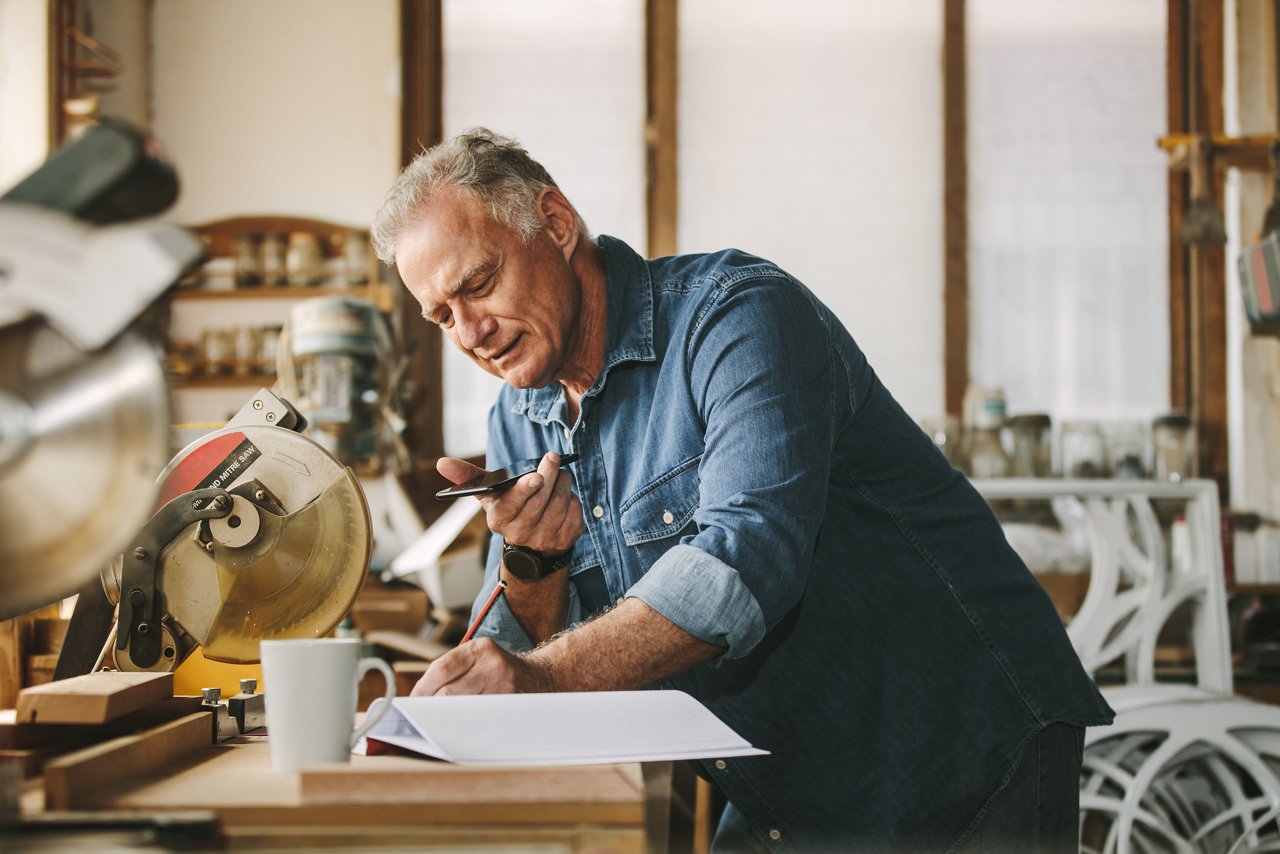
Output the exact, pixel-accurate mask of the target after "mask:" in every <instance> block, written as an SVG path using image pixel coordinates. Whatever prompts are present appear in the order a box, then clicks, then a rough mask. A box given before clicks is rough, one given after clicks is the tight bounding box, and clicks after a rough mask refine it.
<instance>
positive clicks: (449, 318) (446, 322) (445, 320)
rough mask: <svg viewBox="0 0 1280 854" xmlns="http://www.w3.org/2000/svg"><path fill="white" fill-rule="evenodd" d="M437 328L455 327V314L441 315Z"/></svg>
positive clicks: (437, 321)
mask: <svg viewBox="0 0 1280 854" xmlns="http://www.w3.org/2000/svg"><path fill="white" fill-rule="evenodd" d="M436 326H439V327H440V328H441V329H448V328H449V327H450V326H453V314H451V313H450V314H442V315H440V316H439V317H438V318H436Z"/></svg>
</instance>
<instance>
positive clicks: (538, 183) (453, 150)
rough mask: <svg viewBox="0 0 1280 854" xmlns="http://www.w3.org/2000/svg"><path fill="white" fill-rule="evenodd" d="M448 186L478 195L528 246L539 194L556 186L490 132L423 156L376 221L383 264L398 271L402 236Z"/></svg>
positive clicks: (537, 223) (513, 145) (537, 224)
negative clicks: (397, 260)
mask: <svg viewBox="0 0 1280 854" xmlns="http://www.w3.org/2000/svg"><path fill="white" fill-rule="evenodd" d="M448 186H454V187H462V188H465V189H466V190H468V191H470V192H471V193H473V194H475V196H476V197H477V198H479V199H480V201H482V202H484V203H485V204H486V205H488V207H489V213H490V214H491V215H492V216H493V218H494V219H495V220H497V221H498V222H500V223H502V224H503V225H505V226H507V227H508V228H511V229H513V230H514V231H515V232H516V233H517V234H519V235H520V236H521V237H522V238H523V239H524V240H525V241H526V242H528V241H530V240H532V239H533V238H534V236H535V235H536V234H537V233H538V231H539V230H540V229H541V228H542V221H541V220H540V219H539V218H538V214H537V211H536V210H535V209H534V202H535V200H536V199H537V196H538V193H540V192H541V191H542V190H543V189H545V188H547V187H556V186H557V185H556V182H555V181H554V180H553V179H552V178H551V175H549V174H548V173H547V170H546V169H544V168H543V167H542V164H541V163H538V161H536V160H534V159H533V158H532V157H530V156H529V152H527V151H525V150H524V148H522V147H521V145H520V143H518V142H516V141H515V140H514V139H511V138H509V137H505V136H500V135H498V134H496V133H494V132H493V131H491V130H488V129H487V128H471V129H470V130H466V131H463V132H462V133H460V134H458V135H457V136H456V137H454V138H453V139H450V140H447V141H445V142H442V143H440V144H439V145H436V146H433V147H432V148H429V149H427V150H426V151H424V152H422V153H421V154H419V155H418V156H417V157H415V158H414V160H413V162H412V163H410V164H409V165H408V166H406V167H405V168H404V171H403V172H401V173H400V176H399V177H398V178H396V180H395V183H394V184H392V185H391V189H390V190H389V191H388V192H387V198H386V200H385V201H383V203H382V207H381V208H379V209H378V213H377V214H376V215H375V216H374V218H373V228H372V238H373V248H374V251H375V252H376V253H377V255H378V259H379V260H381V261H382V262H383V263H385V264H388V265H394V263H395V253H396V243H397V241H399V239H400V235H401V234H403V233H404V231H405V229H407V228H409V227H410V226H411V225H413V223H414V220H415V219H416V218H417V217H418V216H419V215H421V213H422V211H423V209H424V208H425V207H426V205H427V204H428V203H429V202H430V200H431V196H432V195H433V194H434V193H436V192H437V191H438V190H440V189H441V188H443V187H448ZM557 189H559V188H558V187H557ZM574 216H575V218H576V219H577V221H578V230H579V231H580V232H581V233H582V236H583V237H584V238H586V237H589V235H588V233H587V227H586V224H585V223H584V222H583V221H582V217H581V216H579V215H578V212H577V211H576V210H575V211H574Z"/></svg>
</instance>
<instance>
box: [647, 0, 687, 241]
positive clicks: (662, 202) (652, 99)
mask: <svg viewBox="0 0 1280 854" xmlns="http://www.w3.org/2000/svg"><path fill="white" fill-rule="evenodd" d="M679 18H680V15H679V2H678V0H646V2H645V103H646V114H645V149H646V151H645V153H646V163H647V164H648V165H647V170H648V175H647V179H648V180H647V185H646V189H645V201H646V204H645V212H646V217H647V224H648V233H649V238H648V254H649V256H650V257H657V256H660V255H673V254H675V252H676V251H677V245H676V244H677V225H678V223H679V209H680V199H679V187H680V184H679V151H678V142H679V136H678V133H677V121H678V116H679V110H678V98H679V64H680V61H679V60H680V51H679Z"/></svg>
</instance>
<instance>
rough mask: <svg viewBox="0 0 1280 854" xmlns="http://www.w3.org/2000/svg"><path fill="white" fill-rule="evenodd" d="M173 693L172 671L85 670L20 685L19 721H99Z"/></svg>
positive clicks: (75, 722)
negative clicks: (53, 680)
mask: <svg viewBox="0 0 1280 854" xmlns="http://www.w3.org/2000/svg"><path fill="white" fill-rule="evenodd" d="M172 696H173V674H172V673H120V672H99V673H88V674H86V675H84V676H74V677H72V678H70V679H63V680H61V681H58V682H50V683H48V684H46V685H36V686H34V687H32V688H25V689H23V690H22V691H21V692H20V693H19V694H18V723H46V724H52V723H66V724H101V723H106V722H107V721H110V720H113V719H115V718H118V717H120V716H121V715H126V714H128V713H129V712H133V711H137V710H138V709H141V708H143V707H145V706H149V705H151V704H152V703H157V702H159V701H160V700H163V699H166V698H168V697H172Z"/></svg>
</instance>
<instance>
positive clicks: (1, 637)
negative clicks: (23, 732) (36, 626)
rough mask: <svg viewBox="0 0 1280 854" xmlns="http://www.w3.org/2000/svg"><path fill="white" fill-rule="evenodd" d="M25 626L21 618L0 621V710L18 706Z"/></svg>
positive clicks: (24, 651) (24, 652)
mask: <svg viewBox="0 0 1280 854" xmlns="http://www.w3.org/2000/svg"><path fill="white" fill-rule="evenodd" d="M27 625H28V624H27V622H26V620H25V618H23V617H14V618H13V619H12V620H4V621H0V709H12V708H13V707H14V706H16V705H17V704H18V692H19V691H21V690H22V665H23V657H24V656H25V654H26V643H25V638H26V634H27V632H26V628H27Z"/></svg>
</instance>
